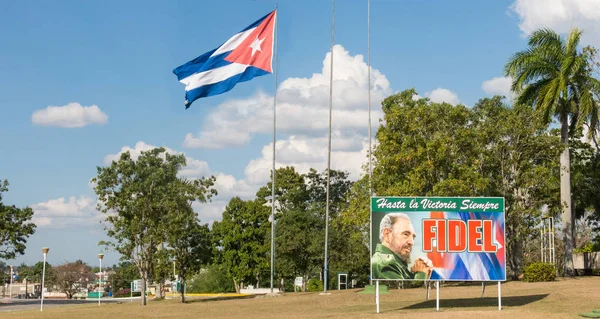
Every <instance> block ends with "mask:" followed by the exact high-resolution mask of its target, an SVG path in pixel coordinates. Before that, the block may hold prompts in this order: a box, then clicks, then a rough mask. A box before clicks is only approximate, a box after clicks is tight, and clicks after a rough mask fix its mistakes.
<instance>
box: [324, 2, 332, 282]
mask: <svg viewBox="0 0 600 319" xmlns="http://www.w3.org/2000/svg"><path fill="white" fill-rule="evenodd" d="M334 6H335V0H331V56H330V63H331V65H330V66H329V145H328V148H327V196H326V199H325V261H324V266H325V267H324V268H325V269H324V272H323V292H325V293H326V292H327V242H328V240H329V177H330V174H329V170H330V168H331V112H332V109H333V43H334V42H333V31H334V29H333V26H334Z"/></svg>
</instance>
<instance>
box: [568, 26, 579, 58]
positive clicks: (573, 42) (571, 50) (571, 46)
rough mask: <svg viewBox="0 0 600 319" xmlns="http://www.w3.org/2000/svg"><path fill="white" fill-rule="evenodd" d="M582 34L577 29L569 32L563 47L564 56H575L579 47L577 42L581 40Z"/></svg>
mask: <svg viewBox="0 0 600 319" xmlns="http://www.w3.org/2000/svg"><path fill="white" fill-rule="evenodd" d="M582 33H583V30H579V29H577V28H575V29H573V30H571V32H569V37H568V38H567V43H566V45H565V54H566V55H567V56H575V55H577V47H578V46H579V41H580V40H581V34H582Z"/></svg>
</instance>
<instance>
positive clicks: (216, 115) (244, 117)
mask: <svg viewBox="0 0 600 319" xmlns="http://www.w3.org/2000/svg"><path fill="white" fill-rule="evenodd" d="M333 54H334V73H333V108H334V111H333V113H334V114H333V123H332V126H333V129H334V130H354V131H356V130H365V129H366V128H367V126H368V122H367V121H366V120H365V119H367V117H368V77H367V75H368V67H367V64H366V63H365V62H364V58H363V56H362V55H355V56H352V55H350V53H349V52H348V51H347V50H345V49H344V48H343V47H342V46H340V45H336V46H334V50H333ZM329 65H330V53H327V54H326V56H325V58H324V59H323V63H322V67H321V72H320V73H315V74H313V75H312V76H311V77H310V78H288V79H286V80H285V81H283V82H282V83H281V84H280V85H279V88H278V91H277V131H278V133H288V134H301V135H312V136H318V135H321V134H323V133H325V132H326V131H327V130H328V128H329V121H328V119H329V69H330V68H329ZM391 93H392V90H391V88H390V84H389V81H388V80H387V78H386V77H385V75H383V74H382V73H381V72H379V71H378V70H376V69H373V68H371V104H372V105H373V106H379V105H380V103H381V101H382V100H383V98H385V97H386V96H388V95H390V94H391ZM381 115H382V113H381V108H380V107H375V108H374V110H373V111H372V118H373V119H374V121H377V118H379V117H380V116H381ZM272 129H273V96H271V95H267V94H265V93H263V92H260V91H259V92H257V93H256V94H255V95H253V96H251V97H249V98H246V99H236V100H228V101H226V102H224V103H222V104H221V105H219V106H218V107H217V109H216V110H215V111H214V112H213V113H211V114H210V115H209V116H208V117H207V120H206V122H205V123H204V125H203V128H202V130H201V131H200V133H199V134H197V135H194V134H192V133H188V134H186V136H185V140H184V142H183V145H184V147H187V148H224V147H229V146H239V145H245V144H247V143H249V142H250V140H251V138H252V135H254V134H257V133H271V132H272Z"/></svg>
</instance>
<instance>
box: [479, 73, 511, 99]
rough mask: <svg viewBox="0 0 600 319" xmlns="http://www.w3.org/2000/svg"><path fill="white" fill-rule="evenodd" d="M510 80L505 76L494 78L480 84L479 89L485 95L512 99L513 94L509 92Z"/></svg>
mask: <svg viewBox="0 0 600 319" xmlns="http://www.w3.org/2000/svg"><path fill="white" fill-rule="evenodd" d="M511 84H512V78H511V77H510V76H509V77H506V76H500V77H495V78H492V79H489V80H486V81H483V83H481V88H482V89H483V91H484V92H485V93H487V94H491V95H496V94H497V95H504V96H505V97H506V98H508V99H511V100H512V99H513V92H512V91H511V90H510V87H511Z"/></svg>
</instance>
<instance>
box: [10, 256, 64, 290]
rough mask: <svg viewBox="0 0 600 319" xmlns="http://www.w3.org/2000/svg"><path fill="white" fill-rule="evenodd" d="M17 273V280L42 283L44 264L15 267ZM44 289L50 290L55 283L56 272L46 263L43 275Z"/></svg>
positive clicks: (39, 262)
mask: <svg viewBox="0 0 600 319" xmlns="http://www.w3.org/2000/svg"><path fill="white" fill-rule="evenodd" d="M17 270H18V272H19V278H23V279H25V278H27V280H28V281H29V282H32V281H37V282H42V273H43V271H44V262H43V261H38V262H37V263H36V264H35V265H33V266H27V265H25V264H21V265H20V266H19V267H17ZM44 282H45V284H44V288H49V289H51V287H52V285H53V284H54V283H55V282H56V272H55V271H54V268H53V267H52V265H50V264H49V263H48V262H46V273H45V275H44Z"/></svg>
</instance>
